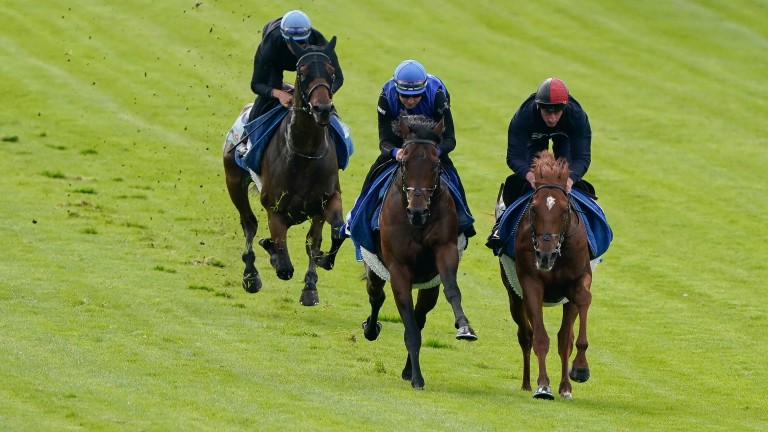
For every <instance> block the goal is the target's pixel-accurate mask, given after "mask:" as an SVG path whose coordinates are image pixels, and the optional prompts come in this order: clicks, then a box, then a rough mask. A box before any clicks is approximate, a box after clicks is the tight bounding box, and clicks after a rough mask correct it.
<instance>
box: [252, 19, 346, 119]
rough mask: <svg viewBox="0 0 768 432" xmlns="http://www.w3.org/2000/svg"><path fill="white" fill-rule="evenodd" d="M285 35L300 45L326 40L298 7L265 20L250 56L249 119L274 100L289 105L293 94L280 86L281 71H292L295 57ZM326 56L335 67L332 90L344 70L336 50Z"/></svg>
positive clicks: (264, 111) (340, 80)
mask: <svg viewBox="0 0 768 432" xmlns="http://www.w3.org/2000/svg"><path fill="white" fill-rule="evenodd" d="M289 39H293V40H294V41H296V42H297V43H298V44H299V45H301V46H302V47H305V46H307V45H317V46H323V45H326V44H327V43H328V41H327V40H326V39H325V36H323V34H322V33H320V32H319V31H317V30H315V29H313V28H312V26H311V25H310V23H309V17H308V16H307V14H305V13H304V12H302V11H300V10H292V11H289V12H287V13H286V14H285V15H283V16H282V17H278V18H275V19H273V20H272V21H270V22H268V23H267V24H266V25H265V26H264V29H263V30H262V38H261V43H260V44H259V46H258V48H256V55H255V56H254V57H253V77H252V78H251V90H253V92H254V93H256V101H255V102H254V104H253V107H252V108H251V114H250V116H249V118H248V121H249V122H250V121H251V120H253V119H255V118H256V117H258V116H260V115H261V114H264V113H266V112H267V111H269V110H270V109H272V108H274V107H275V106H276V105H277V104H278V103H280V104H282V105H283V106H285V107H289V106H290V105H291V101H292V100H293V95H292V94H291V93H289V92H287V91H285V90H286V89H284V88H283V71H295V70H296V63H297V62H298V60H299V59H298V58H297V57H296V55H295V54H294V53H293V49H292V48H291V45H290V43H289ZM330 57H331V64H332V65H333V67H334V69H336V71H335V80H334V81H333V84H332V87H331V92H332V93H336V91H338V89H339V88H341V85H342V84H343V83H344V74H343V73H342V71H341V66H339V60H338V58H337V57H336V54H335V53H332V54H331V55H330Z"/></svg>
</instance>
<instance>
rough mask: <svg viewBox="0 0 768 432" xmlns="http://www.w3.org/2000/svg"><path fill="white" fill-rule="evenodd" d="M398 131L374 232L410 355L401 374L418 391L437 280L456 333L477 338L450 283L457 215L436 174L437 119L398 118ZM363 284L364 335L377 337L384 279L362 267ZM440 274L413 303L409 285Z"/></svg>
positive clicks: (439, 126)
mask: <svg viewBox="0 0 768 432" xmlns="http://www.w3.org/2000/svg"><path fill="white" fill-rule="evenodd" d="M399 125H400V136H402V137H403V141H404V142H403V157H402V160H401V161H400V166H399V168H398V169H397V170H396V171H395V173H394V179H393V181H392V184H391V186H390V187H389V189H388V190H387V192H386V196H385V198H384V203H383V207H382V210H381V218H380V226H381V229H380V231H379V232H378V233H377V234H376V235H375V240H374V241H375V243H376V255H377V256H378V257H379V259H380V260H381V262H382V263H383V264H384V266H385V267H386V269H387V270H388V272H389V275H390V284H391V285H392V293H393V295H394V297H395V304H396V305H397V310H398V312H399V313H400V317H401V319H402V321H403V325H404V326H405V347H406V349H407V350H408V358H407V360H406V363H405V367H404V368H403V372H402V377H403V379H404V380H408V381H411V385H412V386H413V387H414V388H416V389H422V388H423V387H424V377H423V376H422V374H421V367H420V365H419V350H420V349H421V330H422V329H423V328H424V324H425V323H426V321H427V313H428V312H429V311H430V310H432V309H433V308H434V307H435V305H436V304H437V299H438V297H439V295H440V292H439V286H440V282H442V284H443V285H444V286H445V289H444V293H445V297H446V299H447V300H448V302H449V303H450V304H451V307H452V308H453V314H454V317H455V320H456V321H455V326H456V328H457V329H458V332H457V333H456V338H457V339H464V340H475V339H477V336H476V335H475V332H474V330H472V327H470V326H469V320H468V319H467V317H466V316H465V315H464V311H463V309H462V307H461V291H459V286H458V284H457V283H456V272H457V270H458V266H459V250H458V245H457V239H458V217H457V214H456V206H455V204H454V201H453V197H451V194H450V192H449V191H448V187H447V185H446V184H445V183H444V182H443V180H442V179H441V178H440V159H439V157H438V144H439V143H440V140H441V137H442V132H443V127H444V125H443V122H442V121H440V122H439V123H437V124H435V122H433V121H431V120H429V119H427V118H426V117H422V116H401V117H400V123H399ZM366 276H367V279H368V282H367V285H366V289H367V291H368V300H369V302H370V304H371V314H370V315H369V316H368V318H367V319H366V320H365V322H364V323H363V329H364V335H365V337H366V339H368V340H375V339H376V338H377V337H378V336H379V333H380V331H381V324H380V323H379V322H378V321H377V319H378V314H379V310H380V309H381V306H382V304H383V303H384V298H385V294H384V284H385V280H384V279H382V278H381V277H380V276H379V275H378V274H377V273H376V272H375V271H374V270H373V269H372V268H371V266H370V265H366ZM438 276H439V279H437V281H436V282H435V283H433V284H432V285H431V288H426V289H419V290H418V297H417V301H416V306H415V307H414V304H413V295H412V290H413V285H414V284H416V283H425V282H429V281H434V280H435V279H436V278H437V277H438Z"/></svg>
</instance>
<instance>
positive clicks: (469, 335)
mask: <svg viewBox="0 0 768 432" xmlns="http://www.w3.org/2000/svg"><path fill="white" fill-rule="evenodd" d="M456 339H459V340H466V341H476V340H477V335H476V334H475V331H474V330H472V327H470V326H468V325H466V326H461V327H459V330H458V331H457V332H456Z"/></svg>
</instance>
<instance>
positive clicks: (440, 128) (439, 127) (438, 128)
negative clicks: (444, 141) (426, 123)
mask: <svg viewBox="0 0 768 432" xmlns="http://www.w3.org/2000/svg"><path fill="white" fill-rule="evenodd" d="M443 130H445V121H444V119H440V121H439V122H437V124H436V125H435V127H433V128H432V131H433V132H434V133H436V134H437V136H440V137H441V136H443Z"/></svg>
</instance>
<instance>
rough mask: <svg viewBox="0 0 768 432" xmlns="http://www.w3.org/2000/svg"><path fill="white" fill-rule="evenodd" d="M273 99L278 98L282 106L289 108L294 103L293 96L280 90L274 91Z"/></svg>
mask: <svg viewBox="0 0 768 432" xmlns="http://www.w3.org/2000/svg"><path fill="white" fill-rule="evenodd" d="M272 97H274V98H276V99H277V100H278V101H280V105H282V106H284V107H286V108H288V107H290V106H291V102H293V95H292V94H290V93H288V92H285V91H282V90H278V89H274V90H272Z"/></svg>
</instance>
